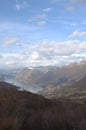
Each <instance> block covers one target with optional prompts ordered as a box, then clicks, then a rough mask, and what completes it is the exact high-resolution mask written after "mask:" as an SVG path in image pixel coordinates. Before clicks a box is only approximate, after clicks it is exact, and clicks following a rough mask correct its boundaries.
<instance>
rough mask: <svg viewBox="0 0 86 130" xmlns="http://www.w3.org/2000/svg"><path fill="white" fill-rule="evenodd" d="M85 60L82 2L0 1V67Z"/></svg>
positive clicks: (85, 18) (84, 5)
mask: <svg viewBox="0 0 86 130" xmlns="http://www.w3.org/2000/svg"><path fill="white" fill-rule="evenodd" d="M82 60H86V0H0V68H18V67H36V66H51V65H53V66H62V65H65V64H70V63H73V62H80V61H82Z"/></svg>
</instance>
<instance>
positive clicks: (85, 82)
mask: <svg viewBox="0 0 86 130" xmlns="http://www.w3.org/2000/svg"><path fill="white" fill-rule="evenodd" d="M39 93H40V94H42V95H43V96H45V97H47V98H54V99H58V98H59V99H67V100H71V101H73V102H81V103H84V102H86V76H85V77H83V78H81V79H79V80H78V81H77V82H75V83H74V84H73V85H70V86H60V87H53V86H52V87H50V86H49V87H48V88H46V89H44V90H42V91H41V92H39Z"/></svg>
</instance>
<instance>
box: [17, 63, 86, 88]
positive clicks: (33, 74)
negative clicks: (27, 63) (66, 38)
mask: <svg viewBox="0 0 86 130" xmlns="http://www.w3.org/2000/svg"><path fill="white" fill-rule="evenodd" d="M85 75H86V61H82V62H80V63H74V64H70V65H65V66H62V67H51V68H50V67H49V69H48V67H47V68H46V67H45V68H41V67H39V68H33V69H29V68H24V69H22V70H21V71H20V72H19V73H18V74H17V76H16V81H18V82H23V83H28V84H33V85H40V86H42V87H43V88H46V87H47V86H49V85H52V86H55V87H56V86H59V85H60V86H61V85H66V84H68V85H70V84H74V83H75V82H76V81H78V80H79V79H81V78H82V77H84V76H85Z"/></svg>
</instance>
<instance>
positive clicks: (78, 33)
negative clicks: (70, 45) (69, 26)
mask: <svg viewBox="0 0 86 130" xmlns="http://www.w3.org/2000/svg"><path fill="white" fill-rule="evenodd" d="M74 37H86V32H79V31H74V32H73V33H72V34H71V35H70V36H69V38H74Z"/></svg>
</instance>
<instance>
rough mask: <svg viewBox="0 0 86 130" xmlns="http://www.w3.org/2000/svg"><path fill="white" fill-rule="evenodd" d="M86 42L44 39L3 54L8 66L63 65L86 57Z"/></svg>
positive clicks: (4, 62) (4, 61)
mask: <svg viewBox="0 0 86 130" xmlns="http://www.w3.org/2000/svg"><path fill="white" fill-rule="evenodd" d="M85 52H86V42H85V41H84V42H80V41H77V40H70V41H65V42H57V41H50V42H49V41H44V42H40V43H35V44H26V45H25V44H24V47H23V46H22V48H21V50H17V51H16V52H12V53H11V52H9V53H5V54H3V57H4V58H3V59H2V61H3V64H5V65H7V66H9V67H10V66H18V67H19V66H28V67H29V66H48V65H63V64H69V63H71V62H76V61H81V60H83V59H86V53H85Z"/></svg>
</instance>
